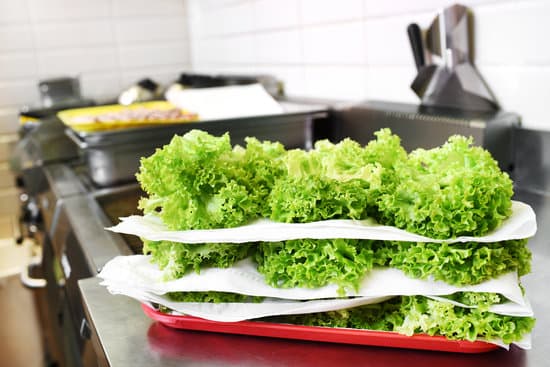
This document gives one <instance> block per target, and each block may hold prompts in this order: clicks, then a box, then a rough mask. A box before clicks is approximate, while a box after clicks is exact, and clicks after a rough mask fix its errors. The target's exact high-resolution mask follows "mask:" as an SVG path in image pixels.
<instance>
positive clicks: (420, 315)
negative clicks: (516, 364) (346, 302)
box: [274, 296, 535, 343]
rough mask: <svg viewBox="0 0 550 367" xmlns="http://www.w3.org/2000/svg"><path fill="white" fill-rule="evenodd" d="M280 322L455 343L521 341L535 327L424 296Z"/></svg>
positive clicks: (531, 320) (528, 322)
mask: <svg viewBox="0 0 550 367" xmlns="http://www.w3.org/2000/svg"><path fill="white" fill-rule="evenodd" d="M274 320H277V321H279V322H289V323H293V324H300V325H309V326H325V327H341V328H353V329H368V330H383V331H395V332H398V333H400V334H405V335H413V334H416V333H424V334H428V335H443V336H445V337H447V338H448V339H453V340H470V341H474V340H476V339H485V340H495V339H501V340H502V341H503V342H504V343H512V342H515V341H520V340H521V339H522V338H523V337H524V335H525V334H527V333H529V332H530V331H531V330H532V329H533V327H534V324H535V319H534V318H532V317H514V316H503V315H498V314H495V313H492V312H488V311H485V310H482V309H475V308H473V309H470V308H462V307H458V306H454V305H452V304H450V303H447V302H441V301H436V300H432V299H429V298H426V297H422V296H401V297H394V298H392V299H390V300H388V301H385V302H382V303H378V304H372V305H365V306H361V307H357V308H351V309H345V310H339V311H330V312H322V313H312V314H304V315H296V316H286V317H280V318H275V319H274Z"/></svg>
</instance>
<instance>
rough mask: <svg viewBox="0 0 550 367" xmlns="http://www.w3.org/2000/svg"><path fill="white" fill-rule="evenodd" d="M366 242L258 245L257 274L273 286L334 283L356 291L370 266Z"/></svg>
mask: <svg viewBox="0 0 550 367" xmlns="http://www.w3.org/2000/svg"><path fill="white" fill-rule="evenodd" d="M367 243H368V242H366V241H360V240H347V239H331V240H313V239H304V240H291V241H284V242H268V243H261V244H259V245H258V248H257V250H256V253H255V260H256V262H257V263H258V271H259V272H260V273H262V274H263V275H264V277H265V280H266V282H267V283H268V284H270V285H272V286H274V287H281V288H292V287H305V288H317V287H322V286H325V285H327V284H337V285H338V286H339V287H340V291H341V292H344V291H345V290H346V289H355V290H357V289H358V287H359V284H360V282H361V279H363V277H364V276H365V274H366V272H368V271H369V270H370V269H372V267H373V263H374V256H373V255H374V252H373V250H372V248H371V246H369V245H368V244H367Z"/></svg>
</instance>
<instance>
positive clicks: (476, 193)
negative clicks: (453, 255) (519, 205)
mask: <svg viewBox="0 0 550 367" xmlns="http://www.w3.org/2000/svg"><path fill="white" fill-rule="evenodd" d="M472 144H473V140H472V139H471V138H470V139H467V138H465V137H462V136H452V137H450V138H449V140H448V141H447V142H446V143H445V144H444V145H443V146H441V147H438V148H434V149H430V150H424V149H418V150H415V151H414V152H412V153H411V154H410V155H409V157H408V159H407V160H406V161H404V162H402V163H401V164H399V165H397V168H396V171H397V175H396V176H395V177H396V178H397V183H396V184H395V187H394V188H392V190H391V191H390V192H387V193H384V194H382V195H381V196H380V198H379V200H378V208H379V211H380V213H381V216H380V218H379V221H380V222H382V223H384V224H388V225H393V226H396V227H398V228H402V229H405V230H407V231H410V232H413V233H418V234H421V235H424V236H428V237H431V238H454V237H458V236H463V235H470V236H482V235H484V234H486V233H488V232H489V231H491V230H493V229H495V228H496V227H498V226H499V225H500V224H501V223H502V221H503V220H504V219H506V218H507V217H509V216H510V214H511V205H512V204H511V197H512V194H513V187H512V181H511V180H510V178H509V176H508V175H507V174H506V173H505V172H502V171H501V170H500V168H499V167H498V164H497V162H496V161H495V160H494V159H493V158H492V157H491V155H490V153H489V152H488V151H486V150H484V149H482V148H480V147H475V146H472Z"/></svg>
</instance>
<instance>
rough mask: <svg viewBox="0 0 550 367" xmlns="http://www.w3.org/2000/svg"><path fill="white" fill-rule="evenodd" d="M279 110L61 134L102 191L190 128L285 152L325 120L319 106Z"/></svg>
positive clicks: (301, 144)
mask: <svg viewBox="0 0 550 367" xmlns="http://www.w3.org/2000/svg"><path fill="white" fill-rule="evenodd" d="M283 106H284V107H285V109H286V110H287V112H286V113H283V114H280V115H270V116H259V117H246V118H232V119H226V120H215V121H214V120H212V121H204V122H197V123H183V124H170V125H159V126H155V127H146V128H133V129H130V128H129V129H123V130H111V131H98V132H78V131H75V130H72V129H67V135H68V136H69V137H70V138H71V139H72V141H74V143H75V144H76V146H77V147H78V148H79V149H80V152H81V153H82V155H83V156H84V157H85V160H86V162H87V166H88V173H89V175H90V178H91V179H92V181H93V182H94V183H95V184H96V185H99V186H103V187H105V186H112V185H114V184H119V183H123V182H130V181H134V180H135V177H134V175H135V173H136V172H137V169H138V167H139V159H140V157H143V156H148V155H150V154H152V153H153V152H154V151H155V149H156V148H158V147H162V146H163V145H164V144H167V143H169V142H170V140H171V139H172V137H173V136H174V135H175V134H180V135H182V134H185V133H186V132H188V131H190V130H191V129H201V130H204V131H207V132H209V133H211V134H214V135H221V134H224V133H225V132H229V133H230V136H231V142H232V143H233V144H241V145H242V144H244V138H245V137H247V136H255V137H256V138H258V139H260V140H272V141H279V142H281V143H283V144H284V145H285V146H286V147H287V148H305V147H307V146H310V145H311V140H312V137H311V131H312V121H313V119H315V118H321V117H325V116H326V109H325V107H323V106H317V107H315V106H305V105H299V104H291V103H283Z"/></svg>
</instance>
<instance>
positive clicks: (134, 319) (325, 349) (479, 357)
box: [79, 192, 550, 367]
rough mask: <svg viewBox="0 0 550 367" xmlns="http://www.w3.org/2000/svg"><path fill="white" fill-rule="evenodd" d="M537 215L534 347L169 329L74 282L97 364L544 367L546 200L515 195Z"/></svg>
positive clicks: (547, 339)
mask: <svg viewBox="0 0 550 367" xmlns="http://www.w3.org/2000/svg"><path fill="white" fill-rule="evenodd" d="M515 198H516V199H517V200H521V201H524V202H527V203H529V204H530V205H531V206H532V207H533V208H534V210H535V212H536V213H537V222H538V233H537V235H536V236H535V237H534V238H533V239H532V240H531V241H530V242H529V243H530V245H529V246H530V248H531V250H532V252H533V262H532V273H531V274H529V275H527V276H525V277H523V278H522V283H523V285H524V286H525V289H526V292H527V295H528V297H529V299H530V301H531V303H532V306H533V309H534V312H535V316H536V318H537V324H536V327H535V329H534V331H533V334H532V335H533V348H532V349H531V350H529V351H524V350H521V349H519V348H517V347H514V346H512V348H511V349H510V350H509V351H506V350H503V349H499V350H495V351H492V352H488V353H481V354H459V353H445V352H431V351H416V350H405V349H394V348H382V347H368V346H353V345H343V344H331V343H320V342H308V341H296V340H285V339H273V338H263V337H251V336H239V335H228V334H217V333H209V332H199V331H185V330H173V329H170V328H168V327H165V326H163V325H161V324H159V323H156V322H153V321H152V320H150V319H149V318H148V317H147V316H145V314H144V313H143V311H142V310H141V307H140V305H139V304H138V302H136V301H135V300H133V299H130V298H128V297H125V296H113V295H111V294H109V293H108V292H107V290H106V289H105V288H104V287H103V286H101V285H99V280H98V279H97V278H91V279H83V280H80V281H79V287H80V291H81V294H82V298H83V302H84V304H85V308H86V312H87V316H88V320H89V322H90V324H91V325H90V326H91V328H92V341H93V343H94V346H95V349H96V353H97V354H98V356H99V358H100V364H101V365H104V366H112V367H123V366H124V367H126V366H134V367H139V366H148V367H154V366H166V367H169V366H345V365H353V366H357V365H361V366H365V365H368V366H400V365H407V366H409V367H414V366H423V367H426V366H498V367H507V366H514V367H524V366H530V367H534V366H536V367H539V366H548V365H550V362H549V359H548V354H547V353H548V350H549V348H550V312H549V311H550V307H549V306H548V295H547V294H546V292H547V289H548V284H550V240H549V239H550V226H549V225H548V223H550V196H544V195H539V194H533V193H528V192H518V193H516V197H515Z"/></svg>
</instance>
